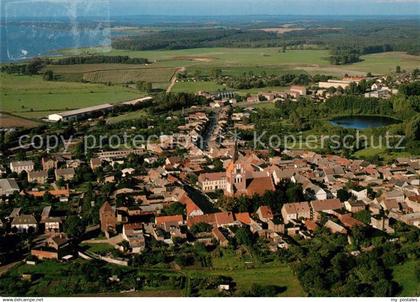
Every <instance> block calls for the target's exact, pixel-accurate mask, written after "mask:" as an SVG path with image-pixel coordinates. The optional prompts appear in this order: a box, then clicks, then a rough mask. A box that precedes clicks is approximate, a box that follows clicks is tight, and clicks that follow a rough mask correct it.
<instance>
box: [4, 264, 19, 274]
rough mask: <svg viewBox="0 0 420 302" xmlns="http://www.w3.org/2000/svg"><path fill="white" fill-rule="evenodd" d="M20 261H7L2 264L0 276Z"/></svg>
mask: <svg viewBox="0 0 420 302" xmlns="http://www.w3.org/2000/svg"><path fill="white" fill-rule="evenodd" d="M18 263H20V261H17V262H13V263H9V264H6V265H3V266H0V276H1V275H3V274H5V273H7V272H8V271H9V270H11V269H12V268H13V267H14V266H15V265H17V264H18Z"/></svg>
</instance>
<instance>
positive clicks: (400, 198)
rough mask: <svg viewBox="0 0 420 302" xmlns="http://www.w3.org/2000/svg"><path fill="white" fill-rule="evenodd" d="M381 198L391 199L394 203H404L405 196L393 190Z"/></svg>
mask: <svg viewBox="0 0 420 302" xmlns="http://www.w3.org/2000/svg"><path fill="white" fill-rule="evenodd" d="M383 198H385V199H393V200H395V201H396V202H398V203H401V202H404V199H405V195H404V193H403V192H401V191H398V190H393V191H389V192H386V193H384V195H383Z"/></svg>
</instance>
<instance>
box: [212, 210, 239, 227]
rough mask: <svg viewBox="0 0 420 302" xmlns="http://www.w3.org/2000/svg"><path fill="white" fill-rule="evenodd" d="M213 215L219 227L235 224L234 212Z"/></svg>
mask: <svg viewBox="0 0 420 302" xmlns="http://www.w3.org/2000/svg"><path fill="white" fill-rule="evenodd" d="M213 215H214V220H215V222H216V226H217V227H222V226H228V225H233V224H234V223H235V218H234V216H233V214H232V212H217V213H214V214H213Z"/></svg>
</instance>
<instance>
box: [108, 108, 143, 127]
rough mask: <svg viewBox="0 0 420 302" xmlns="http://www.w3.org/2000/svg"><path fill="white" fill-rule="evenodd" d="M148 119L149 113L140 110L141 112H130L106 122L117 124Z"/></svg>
mask: <svg viewBox="0 0 420 302" xmlns="http://www.w3.org/2000/svg"><path fill="white" fill-rule="evenodd" d="M146 117H147V112H146V111H143V110H140V111H134V112H129V113H126V114H122V115H118V116H113V117H110V118H108V119H107V120H106V122H107V123H108V124H115V123H119V122H122V121H127V120H135V119H141V118H146Z"/></svg>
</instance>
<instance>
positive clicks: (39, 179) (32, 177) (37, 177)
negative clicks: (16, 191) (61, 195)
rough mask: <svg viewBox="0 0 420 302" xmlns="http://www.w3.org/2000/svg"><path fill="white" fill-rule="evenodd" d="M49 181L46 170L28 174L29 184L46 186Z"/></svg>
mask: <svg viewBox="0 0 420 302" xmlns="http://www.w3.org/2000/svg"><path fill="white" fill-rule="evenodd" d="M47 181H48V172H47V171H45V170H42V171H31V172H28V182H36V183H38V184H45V183H46V182H47Z"/></svg>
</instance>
